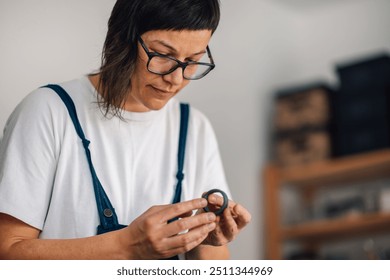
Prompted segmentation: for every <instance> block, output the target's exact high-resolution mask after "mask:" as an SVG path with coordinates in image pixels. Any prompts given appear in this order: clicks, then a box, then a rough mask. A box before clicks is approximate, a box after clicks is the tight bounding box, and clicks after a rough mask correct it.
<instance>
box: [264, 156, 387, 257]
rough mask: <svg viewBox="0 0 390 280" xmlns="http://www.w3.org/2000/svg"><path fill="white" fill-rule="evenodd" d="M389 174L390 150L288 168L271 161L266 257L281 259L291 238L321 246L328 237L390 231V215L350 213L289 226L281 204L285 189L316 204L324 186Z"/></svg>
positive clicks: (267, 186) (266, 171)
mask: <svg viewBox="0 0 390 280" xmlns="http://www.w3.org/2000/svg"><path fill="white" fill-rule="evenodd" d="M385 178H390V149H384V150H379V151H375V152H368V153H364V154H359V155H353V156H346V157H343V158H337V159H330V160H326V161H321V162H315V163H310V164H306V165H300V166H293V167H285V168H283V167H281V166H278V165H276V164H273V163H270V164H267V165H266V166H265V168H264V173H263V180H264V207H265V228H266V232H265V247H266V258H267V259H281V258H282V255H283V253H282V252H283V244H284V242H285V241H298V242H299V243H301V244H302V245H303V247H304V248H312V249H313V248H314V249H315V248H317V249H318V246H319V245H321V244H325V243H326V242H327V241H334V240H339V241H340V240H343V239H344V240H348V239H349V238H352V237H361V236H364V235H366V236H367V235H372V234H380V233H390V213H369V214H350V215H348V216H345V217H342V218H332V219H324V220H318V221H311V222H307V223H302V224H298V225H292V226H287V225H283V224H282V221H281V217H282V213H281V203H280V198H281V197H280V193H281V191H282V189H283V187H285V186H288V187H296V188H297V191H298V192H297V193H299V194H300V196H301V198H302V203H303V204H305V206H307V205H309V206H310V204H311V203H313V198H314V197H315V195H316V191H317V188H319V187H333V186H334V187H343V186H347V185H348V184H353V183H361V182H365V181H373V180H381V179H385ZM368 186H369V185H367V187H368Z"/></svg>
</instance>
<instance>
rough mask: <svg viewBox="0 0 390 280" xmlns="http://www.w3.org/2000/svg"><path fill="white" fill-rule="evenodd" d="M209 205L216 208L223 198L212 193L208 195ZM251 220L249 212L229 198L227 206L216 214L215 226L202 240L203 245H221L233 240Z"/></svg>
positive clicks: (220, 204)
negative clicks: (218, 214)
mask: <svg viewBox="0 0 390 280" xmlns="http://www.w3.org/2000/svg"><path fill="white" fill-rule="evenodd" d="M208 202H209V205H211V206H214V207H209V208H211V209H212V208H218V207H220V206H222V204H223V198H222V197H221V196H219V195H216V194H212V195H210V196H209V197H208ZM250 221H251V214H250V213H249V212H248V210H247V209H245V208H244V207H243V206H242V205H240V204H238V203H235V202H234V201H232V200H229V203H228V207H226V209H225V210H224V211H223V212H222V214H221V215H220V216H217V219H216V221H215V223H216V228H215V229H214V230H213V231H211V232H210V233H209V235H208V236H207V238H206V239H205V240H203V242H202V244H203V245H212V246H222V245H225V244H227V243H229V242H231V241H232V240H234V239H235V238H236V237H237V235H238V234H239V233H240V231H241V230H242V229H243V228H244V227H245V226H246V225H247V224H248V223H249V222H250Z"/></svg>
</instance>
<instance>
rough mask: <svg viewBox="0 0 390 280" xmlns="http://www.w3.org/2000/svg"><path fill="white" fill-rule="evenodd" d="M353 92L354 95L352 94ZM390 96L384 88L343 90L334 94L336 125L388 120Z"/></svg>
mask: <svg viewBox="0 0 390 280" xmlns="http://www.w3.org/2000/svg"><path fill="white" fill-rule="evenodd" d="M351 91H353V93H351ZM389 96H390V95H389V94H388V93H387V92H386V91H385V90H384V89H382V88H375V87H373V88H371V89H370V90H347V89H342V90H340V91H339V92H336V93H335V94H334V99H333V100H332V104H333V110H332V111H333V114H334V115H333V119H334V122H336V124H337V125H338V126H339V125H343V124H353V123H356V122H359V123H360V122H365V123H368V122H369V121H370V120H373V121H375V120H378V119H381V118H383V119H386V118H388V117H389V116H388V114H389V109H388V108H389Z"/></svg>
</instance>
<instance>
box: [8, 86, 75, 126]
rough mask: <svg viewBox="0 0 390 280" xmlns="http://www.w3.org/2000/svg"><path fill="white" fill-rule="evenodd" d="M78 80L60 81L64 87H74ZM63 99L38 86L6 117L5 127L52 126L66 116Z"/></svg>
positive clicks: (50, 90) (48, 89)
mask: <svg viewBox="0 0 390 280" xmlns="http://www.w3.org/2000/svg"><path fill="white" fill-rule="evenodd" d="M77 81H78V80H74V81H70V82H65V83H61V84H60V85H61V86H63V87H64V88H69V87H72V86H73V87H74V85H75V84H78V83H79V82H77ZM67 114H68V113H67V110H66V107H65V106H64V103H63V101H62V100H61V98H59V96H58V95H57V94H56V93H55V92H54V91H53V90H52V89H50V88H47V87H44V86H43V87H39V88H37V89H35V90H33V91H32V92H30V93H28V94H27V95H26V96H25V97H24V98H23V99H22V100H21V101H20V102H19V104H18V105H17V106H16V107H15V109H14V111H13V112H12V114H11V115H10V117H9V118H8V121H7V123H6V129H7V128H8V129H10V128H12V127H15V126H18V125H19V124H20V125H23V127H26V126H33V127H35V128H37V127H40V128H46V129H47V128H49V127H51V128H53V127H55V126H56V124H58V122H61V121H63V120H64V119H65V118H66V116H67Z"/></svg>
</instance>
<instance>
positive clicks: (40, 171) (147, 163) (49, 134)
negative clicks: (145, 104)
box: [0, 77, 230, 238]
mask: <svg viewBox="0 0 390 280" xmlns="http://www.w3.org/2000/svg"><path fill="white" fill-rule="evenodd" d="M61 86H62V87H63V88H64V89H65V90H66V91H67V92H68V94H69V95H70V96H71V97H72V99H73V101H74V103H75V105H76V110H77V113H78V117H79V119H80V123H81V126H82V127H83V130H84V132H85V135H86V138H87V139H89V140H90V141H91V144H90V150H91V154H92V161H93V164H94V166H95V170H96V173H97V175H98V177H99V179H100V181H101V183H102V185H103V187H104V189H105V191H106V193H107V195H108V197H109V198H110V200H111V203H112V204H113V206H114V208H115V210H116V213H117V215H118V220H119V223H121V224H125V225H126V224H130V223H131V221H133V220H134V219H135V218H137V217H138V216H139V215H140V214H142V213H143V212H144V211H146V210H147V209H148V208H149V207H151V206H153V205H161V204H169V203H171V201H172V199H173V195H174V190H175V186H176V177H175V176H176V172H177V150H178V138H179V123H180V108H179V102H178V101H177V100H175V99H171V100H170V101H169V102H168V104H167V105H166V106H165V107H164V108H163V109H161V110H159V111H151V112H147V113H134V112H124V114H123V116H124V118H125V119H126V121H123V120H119V119H118V118H117V117H111V118H105V117H104V116H103V115H102V112H101V111H100V109H99V108H98V105H97V103H96V91H95V90H94V88H93V86H92V84H91V83H90V82H89V80H88V78H87V77H82V78H81V79H76V80H73V81H70V82H66V83H63V84H61ZM184 173H185V177H184V180H183V191H182V201H184V200H189V199H193V198H197V197H200V196H201V194H202V193H203V192H204V191H207V190H209V189H211V188H220V189H222V190H224V191H226V192H227V193H228V195H229V197H230V192H229V190H228V187H227V184H226V180H225V175H224V172H223V168H222V163H221V160H220V155H219V151H218V146H217V141H216V138H215V134H214V132H213V130H212V127H211V125H210V123H209V121H208V120H207V119H206V118H205V116H204V115H203V114H202V113H200V112H199V111H198V110H196V109H194V108H192V107H191V109H190V120H189V127H188V137H187V147H186V154H185V165H184ZM0 212H3V213H7V214H9V215H12V216H14V217H16V218H18V219H20V220H22V221H24V222H25V223H27V224H29V225H31V226H33V227H35V228H38V229H40V230H42V232H41V235H40V238H76V237H85V236H92V235H95V234H96V227H97V225H98V224H99V219H98V213H97V208H96V202H95V196H94V191H93V185H92V181H91V175H90V171H89V167H88V163H87V159H86V156H85V151H84V149H83V146H82V143H81V140H80V138H79V137H78V136H77V134H76V132H75V129H74V126H73V123H72V121H71V119H70V117H69V114H68V111H67V109H66V107H65V105H64V104H63V102H62V101H61V99H60V98H59V96H58V95H57V94H56V93H55V92H54V91H52V90H50V89H46V88H44V89H37V90H35V91H34V92H32V93H30V94H29V95H28V96H27V97H26V98H25V99H24V100H23V101H22V102H21V103H20V104H19V105H18V106H17V108H16V109H15V111H14V112H13V113H12V115H11V116H10V118H9V120H8V122H7V125H6V128H5V129H4V135H3V140H2V142H1V143H0Z"/></svg>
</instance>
